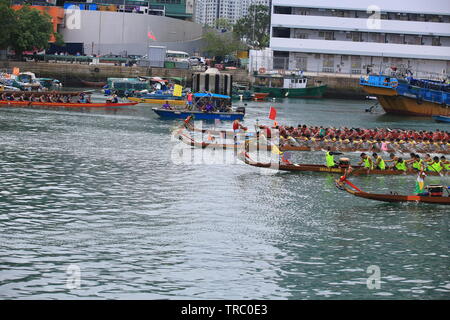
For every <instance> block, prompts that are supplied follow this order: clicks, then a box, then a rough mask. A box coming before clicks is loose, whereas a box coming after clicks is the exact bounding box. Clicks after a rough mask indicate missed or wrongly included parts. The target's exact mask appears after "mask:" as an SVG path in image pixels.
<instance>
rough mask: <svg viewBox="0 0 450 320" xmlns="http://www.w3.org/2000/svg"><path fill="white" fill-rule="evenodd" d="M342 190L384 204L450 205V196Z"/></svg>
mask: <svg viewBox="0 0 450 320" xmlns="http://www.w3.org/2000/svg"><path fill="white" fill-rule="evenodd" d="M341 189H344V190H345V191H347V192H348V193H350V194H352V195H354V196H357V197H360V198H365V199H370V200H376V201H382V202H423V203H430V204H443V205H450V197H449V196H440V197H432V196H417V195H398V194H378V193H368V192H363V191H355V190H352V189H350V188H348V187H346V186H343V187H342V188H341Z"/></svg>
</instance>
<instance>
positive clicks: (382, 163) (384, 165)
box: [378, 157, 386, 170]
mask: <svg viewBox="0 0 450 320" xmlns="http://www.w3.org/2000/svg"><path fill="white" fill-rule="evenodd" d="M378 159H380V162H379V163H378V169H380V170H384V169H386V163H385V162H384V160H383V159H382V158H381V157H378Z"/></svg>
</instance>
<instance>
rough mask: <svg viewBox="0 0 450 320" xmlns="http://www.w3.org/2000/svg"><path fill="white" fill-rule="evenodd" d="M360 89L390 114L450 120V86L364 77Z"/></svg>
mask: <svg viewBox="0 0 450 320" xmlns="http://www.w3.org/2000/svg"><path fill="white" fill-rule="evenodd" d="M359 83H360V85H361V86H362V88H363V90H364V91H365V92H367V93H368V94H370V95H372V96H375V97H376V98H377V99H378V101H379V103H380V104H381V106H382V107H383V109H384V111H385V112H386V113H392V114H401V115H411V116H428V117H430V116H438V115H440V116H450V108H449V107H448V106H449V105H450V94H449V92H450V84H445V83H442V82H438V81H432V80H425V79H413V78H411V77H408V78H406V79H401V78H396V77H391V76H386V75H369V76H362V77H361V79H360V82H359Z"/></svg>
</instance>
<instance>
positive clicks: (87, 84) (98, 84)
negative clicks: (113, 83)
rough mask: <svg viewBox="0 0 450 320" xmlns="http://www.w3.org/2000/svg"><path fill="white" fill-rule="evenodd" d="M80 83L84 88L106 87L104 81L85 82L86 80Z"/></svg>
mask: <svg viewBox="0 0 450 320" xmlns="http://www.w3.org/2000/svg"><path fill="white" fill-rule="evenodd" d="M80 81H81V83H82V84H83V85H84V86H85V87H92V88H103V87H104V86H105V85H106V81H86V80H80Z"/></svg>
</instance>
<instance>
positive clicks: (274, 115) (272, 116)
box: [269, 107, 277, 120]
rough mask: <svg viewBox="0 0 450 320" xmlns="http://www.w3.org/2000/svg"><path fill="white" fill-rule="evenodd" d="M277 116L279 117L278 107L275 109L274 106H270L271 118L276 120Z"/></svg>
mask: <svg viewBox="0 0 450 320" xmlns="http://www.w3.org/2000/svg"><path fill="white" fill-rule="evenodd" d="M276 117H277V109H275V108H274V107H270V111H269V119H270V120H275V118H276Z"/></svg>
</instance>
